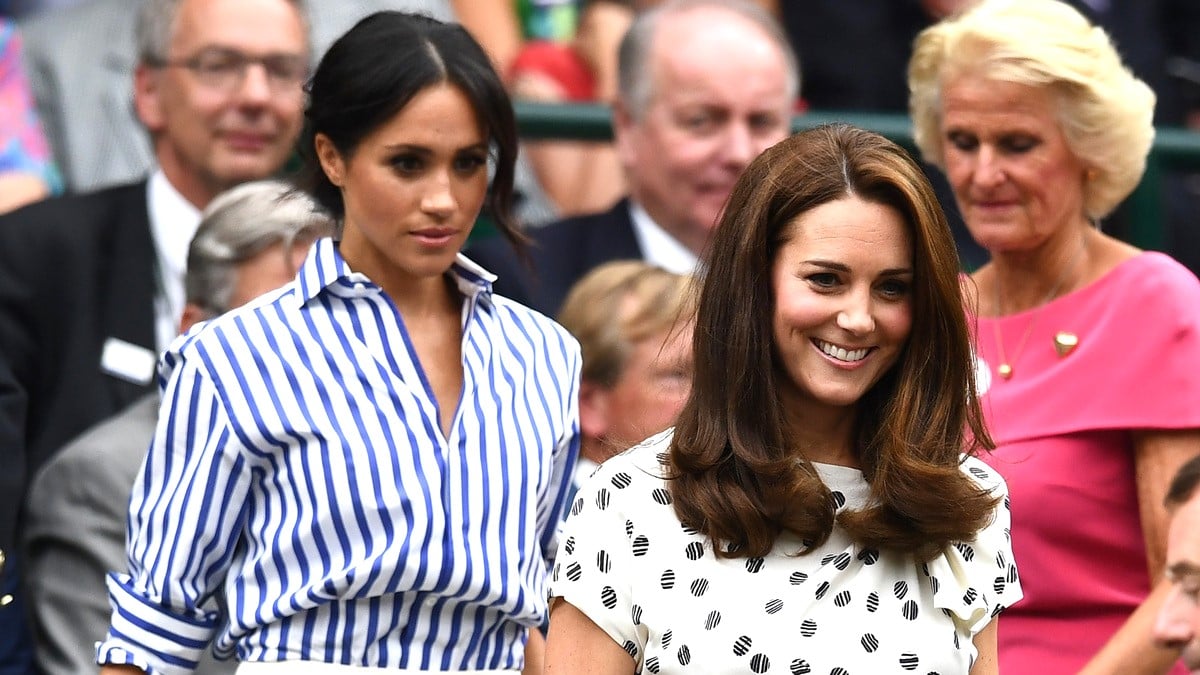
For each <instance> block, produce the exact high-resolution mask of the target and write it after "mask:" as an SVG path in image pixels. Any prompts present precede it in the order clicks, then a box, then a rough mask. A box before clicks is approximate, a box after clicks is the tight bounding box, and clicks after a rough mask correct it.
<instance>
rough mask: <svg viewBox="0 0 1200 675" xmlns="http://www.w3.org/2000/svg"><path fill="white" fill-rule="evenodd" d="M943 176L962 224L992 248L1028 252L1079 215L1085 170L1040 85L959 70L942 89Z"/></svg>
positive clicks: (1070, 229)
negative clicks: (981, 76)
mask: <svg viewBox="0 0 1200 675" xmlns="http://www.w3.org/2000/svg"><path fill="white" fill-rule="evenodd" d="M941 133H942V136H943V139H944V150H943V152H944V157H943V159H944V162H945V167H946V176H947V178H948V179H949V181H950V185H951V187H952V188H953V189H954V197H955V200H956V201H957V202H958V207H959V209H960V210H961V212H962V214H963V219H964V221H965V222H966V225H967V229H968V230H970V232H971V236H972V237H974V238H975V241H977V242H979V244H980V245H981V246H983V247H984V248H986V249H988V250H989V251H993V252H1005V251H1027V250H1030V249H1033V248H1036V247H1038V246H1040V245H1041V244H1042V243H1044V242H1045V241H1047V240H1048V239H1051V238H1053V237H1054V236H1056V235H1060V234H1067V233H1072V234H1071V236H1075V235H1074V234H1073V233H1074V232H1075V231H1076V226H1078V225H1080V224H1081V223H1082V221H1083V220H1084V210H1083V188H1084V181H1085V176H1086V173H1087V168H1086V167H1085V166H1084V165H1083V163H1082V162H1081V161H1080V160H1079V158H1078V157H1076V156H1075V154H1074V153H1073V152H1072V151H1071V149H1070V147H1069V146H1068V145H1067V139H1066V136H1065V135H1064V134H1063V132H1062V128H1061V127H1060V126H1059V123H1058V117H1057V106H1056V104H1055V100H1054V95H1053V93H1052V92H1051V91H1049V90H1047V89H1044V88H1034V87H1028V86H1024V85H1019V84H1013V83H1009V82H998V81H994V80H987V79H983V78H979V77H975V76H972V75H964V76H962V77H959V78H957V79H954V80H951V81H950V82H949V83H948V84H946V85H945V86H944V87H943V89H942V126H941Z"/></svg>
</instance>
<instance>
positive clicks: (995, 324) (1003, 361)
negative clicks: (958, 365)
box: [992, 232, 1087, 380]
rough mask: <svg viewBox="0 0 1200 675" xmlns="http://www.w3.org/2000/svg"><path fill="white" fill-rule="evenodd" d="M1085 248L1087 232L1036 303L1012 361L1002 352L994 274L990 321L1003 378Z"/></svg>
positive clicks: (1002, 344)
mask: <svg viewBox="0 0 1200 675" xmlns="http://www.w3.org/2000/svg"><path fill="white" fill-rule="evenodd" d="M1085 250H1087V233H1086V232H1084V234H1083V239H1082V240H1081V241H1080V242H1079V248H1077V249H1076V250H1075V255H1073V256H1071V262H1069V263H1067V265H1066V267H1064V268H1063V271H1062V274H1060V275H1059V276H1058V281H1055V282H1054V286H1053V287H1052V288H1051V289H1050V292H1049V293H1047V294H1046V297H1044V298H1042V301H1041V302H1040V303H1038V305H1037V308H1035V309H1034V311H1033V316H1031V317H1029V324H1028V325H1026V326H1025V332H1024V333H1022V334H1021V341H1020V342H1018V343H1017V351H1015V352H1013V358H1012V361H1009V360H1008V357H1007V356H1005V354H1004V336H1002V335H1001V334H1000V317H1001V316H1002V315H1003V313H1004V312H1003V310H1002V309H1001V307H1000V275H999V274H997V275H996V318H995V320H993V321H992V332H993V333H994V334H995V338H996V351H997V352H998V353H999V354H1000V365H999V366H998V367H997V368H996V372H997V373H998V374H999V375H1000V377H1003V378H1004V379H1006V380H1008V379H1012V376H1013V367H1012V364H1014V363H1016V362H1017V359H1020V358H1021V353H1022V352H1024V351H1025V343H1026V342H1029V336H1030V335H1032V334H1033V327H1034V326H1035V325H1036V324H1037V320H1038V315H1039V314H1041V311H1042V307H1045V306H1046V304H1047V303H1048V302H1050V301H1051V300H1053V299H1054V298H1055V296H1056V295H1058V291H1059V289H1061V288H1062V285H1063V284H1064V283H1066V281H1067V277H1069V276H1070V275H1071V271H1072V270H1074V269H1075V266H1076V265H1078V264H1079V260H1080V258H1082V257H1083V252H1084V251H1085Z"/></svg>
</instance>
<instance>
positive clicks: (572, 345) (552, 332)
mask: <svg viewBox="0 0 1200 675" xmlns="http://www.w3.org/2000/svg"><path fill="white" fill-rule="evenodd" d="M490 308H491V309H490V312H489V314H490V315H491V316H492V317H493V319H494V320H495V321H496V322H497V323H498V324H499V326H498V327H497V328H498V330H500V331H501V332H502V333H504V334H505V335H510V334H511V333H509V330H508V329H516V330H517V331H520V332H521V333H522V334H524V335H526V336H528V337H529V338H531V339H532V338H536V337H540V338H541V339H543V340H548V341H550V342H553V343H556V344H561V345H562V346H563V347H564V348H565V349H567V350H569V351H572V352H575V353H576V354H577V353H578V352H579V342H578V341H577V340H576V339H575V336H573V335H571V333H570V332H569V331H568V330H567V329H566V328H563V327H562V325H560V324H559V323H558V322H557V321H555V320H554V319H552V318H550V317H548V316H546V315H545V314H543V313H541V312H539V311H538V310H536V309H533V308H531V307H528V306H526V305H523V304H521V303H520V302H517V301H516V300H512V299H510V298H507V297H505V296H503V295H497V294H496V293H492V294H491V302H490Z"/></svg>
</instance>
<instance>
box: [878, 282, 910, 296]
mask: <svg viewBox="0 0 1200 675" xmlns="http://www.w3.org/2000/svg"><path fill="white" fill-rule="evenodd" d="M908 289H909V284H908V282H907V281H900V280H898V279H896V280H890V281H885V282H883V283H882V284H880V285H879V292H880V293H882V294H883V295H884V296H885V297H888V298H902V297H904V296H906V295H908Z"/></svg>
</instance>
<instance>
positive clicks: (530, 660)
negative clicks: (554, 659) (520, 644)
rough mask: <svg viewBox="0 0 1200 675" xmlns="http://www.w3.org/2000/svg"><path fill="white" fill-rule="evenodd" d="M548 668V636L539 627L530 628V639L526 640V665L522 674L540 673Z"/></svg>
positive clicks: (533, 674) (537, 674)
mask: <svg viewBox="0 0 1200 675" xmlns="http://www.w3.org/2000/svg"><path fill="white" fill-rule="evenodd" d="M545 669H546V638H544V637H542V631H541V630H539V629H537V628H530V629H529V639H528V640H526V641H525V667H524V668H522V669H521V675H539V674H540V673H541V672H542V671H543V670H545Z"/></svg>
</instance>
